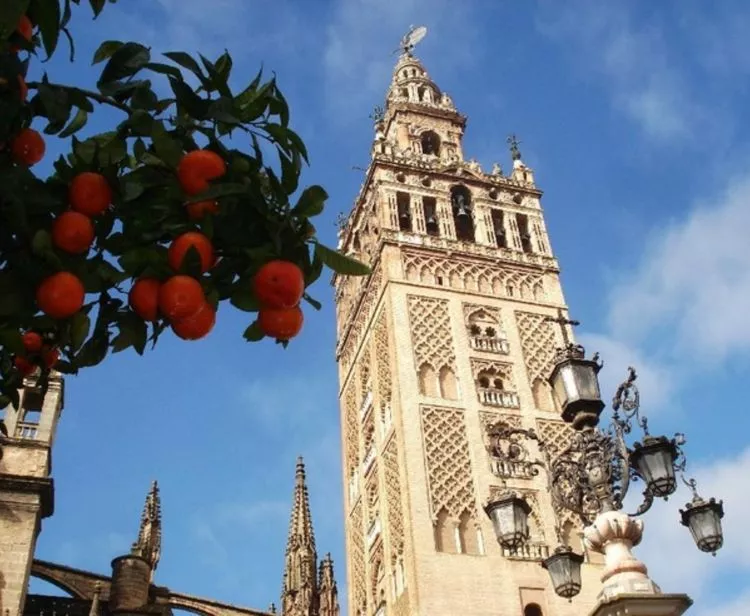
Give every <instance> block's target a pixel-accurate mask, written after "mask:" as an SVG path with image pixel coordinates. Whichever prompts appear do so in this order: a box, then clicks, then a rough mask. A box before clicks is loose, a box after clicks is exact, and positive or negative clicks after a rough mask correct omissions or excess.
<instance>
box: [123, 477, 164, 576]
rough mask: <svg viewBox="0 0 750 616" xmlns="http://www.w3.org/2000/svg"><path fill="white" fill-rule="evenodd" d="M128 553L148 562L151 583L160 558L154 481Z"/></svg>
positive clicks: (158, 513)
mask: <svg viewBox="0 0 750 616" xmlns="http://www.w3.org/2000/svg"><path fill="white" fill-rule="evenodd" d="M130 551H131V554H134V555H135V556H140V557H141V558H143V559H144V560H146V562H148V564H149V565H150V566H151V580H150V581H153V577H154V572H155V571H156V566H157V565H158V564H159V558H160V557H161V497H160V496H159V485H158V483H157V482H156V480H154V481H153V482H152V483H151V489H150V490H149V492H148V494H147V495H146V502H145V504H144V505H143V513H142V514H141V526H140V529H139V530H138V539H137V540H136V542H135V543H134V544H133V547H132V549H131V550H130Z"/></svg>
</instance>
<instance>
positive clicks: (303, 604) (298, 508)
mask: <svg viewBox="0 0 750 616" xmlns="http://www.w3.org/2000/svg"><path fill="white" fill-rule="evenodd" d="M285 558H286V562H285V565H284V581H283V587H282V590H281V613H282V615H283V616H339V603H338V590H337V588H336V580H335V578H334V575H333V561H332V560H331V555H330V554H326V557H325V558H324V559H323V560H322V561H321V562H320V569H318V553H317V551H316V549H315V533H314V532H313V525H312V515H311V514H310V498H309V495H308V493H307V483H306V482H305V464H304V462H303V461H302V458H298V459H297V470H296V473H295V480H294V500H293V503H292V514H291V517H290V519H289V536H288V538H287V545H286V556H285Z"/></svg>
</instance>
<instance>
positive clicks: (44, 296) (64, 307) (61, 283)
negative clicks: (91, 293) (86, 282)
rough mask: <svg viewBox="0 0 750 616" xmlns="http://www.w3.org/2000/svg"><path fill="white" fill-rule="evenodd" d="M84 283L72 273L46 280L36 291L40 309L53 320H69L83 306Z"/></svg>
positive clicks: (63, 273)
mask: <svg viewBox="0 0 750 616" xmlns="http://www.w3.org/2000/svg"><path fill="white" fill-rule="evenodd" d="M85 296H86V291H85V289H84V288H83V283H82V282H81V280H80V279H79V278H78V276H75V275H73V274H71V273H70V272H58V273H57V274H52V276H49V277H47V278H45V279H44V280H43V281H42V282H41V284H40V285H39V286H38V287H37V290H36V303H37V305H38V306H39V309H40V310H41V311H42V312H43V313H44V314H46V315H48V316H50V317H52V318H53V319H67V318H68V317H71V316H73V315H74V314H75V313H76V312H78V311H79V310H80V309H81V307H82V306H83V300H84V297H85Z"/></svg>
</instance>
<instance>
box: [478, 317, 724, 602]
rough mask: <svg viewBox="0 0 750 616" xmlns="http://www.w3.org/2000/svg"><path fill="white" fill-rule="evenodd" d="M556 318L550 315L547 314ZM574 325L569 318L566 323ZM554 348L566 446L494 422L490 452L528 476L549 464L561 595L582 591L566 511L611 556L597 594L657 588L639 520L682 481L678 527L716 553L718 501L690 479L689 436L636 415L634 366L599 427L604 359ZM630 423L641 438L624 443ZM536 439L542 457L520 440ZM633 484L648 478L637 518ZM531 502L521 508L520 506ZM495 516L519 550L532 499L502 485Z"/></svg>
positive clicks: (549, 561)
mask: <svg viewBox="0 0 750 616" xmlns="http://www.w3.org/2000/svg"><path fill="white" fill-rule="evenodd" d="M551 320H554V319H551ZM565 322H567V323H571V321H565ZM565 342H566V346H565V347H564V348H562V349H560V350H559V351H558V355H557V358H556V365H555V367H554V368H553V370H552V373H551V375H550V377H549V382H550V385H551V386H552V390H553V392H554V394H555V397H556V398H557V402H558V403H559V405H560V409H561V410H562V419H563V421H565V422H566V423H567V424H569V425H570V426H571V427H572V428H573V432H572V437H571V442H570V444H569V445H568V446H567V447H565V448H564V449H563V450H562V451H560V452H556V451H555V449H554V444H553V443H547V442H545V441H544V440H543V439H541V438H540V437H539V436H538V435H537V434H536V432H535V431H534V430H528V429H524V428H516V427H512V426H511V425H509V424H508V423H505V422H502V421H501V422H498V423H497V424H495V425H494V426H492V428H491V429H490V430H489V434H488V436H489V438H490V453H491V455H492V456H493V457H494V458H495V459H497V460H499V462H500V463H501V465H502V468H506V469H508V468H512V469H515V472H518V473H520V474H521V476H525V477H531V476H534V475H537V474H538V473H539V470H540V469H543V470H544V471H545V472H546V474H547V478H548V483H549V485H548V487H549V492H550V495H551V499H552V505H553V509H554V511H555V514H556V516H557V518H558V523H557V525H556V531H557V535H558V540H559V541H560V544H561V545H560V546H559V547H558V548H557V549H556V550H555V551H554V552H553V554H552V555H551V556H549V557H547V558H546V559H544V560H543V561H542V562H541V565H542V566H543V567H544V568H545V569H546V570H547V571H548V572H549V575H550V579H551V581H552V585H553V587H554V589H555V593H556V594H558V595H559V596H561V597H565V598H567V599H571V598H572V597H574V596H575V595H577V594H578V593H579V592H580V590H581V564H582V563H583V560H584V559H583V556H582V555H580V554H576V553H575V552H574V551H573V550H572V548H570V547H569V546H566V545H562V543H563V538H562V529H561V525H560V523H559V519H560V514H561V513H562V512H563V511H564V510H567V511H570V512H573V513H575V514H577V515H578V517H579V518H580V519H581V520H582V521H583V523H584V524H585V525H586V528H585V530H584V542H585V544H586V545H587V547H589V548H591V549H593V550H595V551H598V552H603V553H605V554H606V565H605V570H604V573H603V575H602V580H603V581H604V582H605V586H604V588H603V590H602V592H601V593H600V598H602V599H606V598H608V597H611V596H613V595H614V594H618V593H619V594H622V593H643V592H652V593H658V592H659V590H658V587H657V586H656V585H655V584H654V583H653V582H652V581H651V580H650V579H649V578H648V576H647V574H646V567H645V565H643V563H641V562H640V561H638V560H637V559H636V558H635V556H633V554H632V553H631V549H632V547H633V546H635V545H637V544H638V543H639V542H640V540H641V536H642V531H643V523H642V522H641V521H640V520H637V519H636V516H640V515H642V514H644V513H646V511H648V510H649V509H650V508H651V506H652V505H653V502H654V499H655V498H664V499H665V500H666V499H667V498H668V497H669V496H670V495H672V494H673V493H674V492H675V490H676V489H677V477H678V476H681V477H682V478H683V481H685V483H686V484H687V485H688V486H689V487H690V488H691V489H692V490H693V500H692V502H690V503H688V504H687V505H686V506H685V509H684V510H681V511H680V515H681V518H682V519H681V521H682V524H683V525H684V526H686V527H688V528H689V530H690V532H691V534H692V536H693V539H694V541H695V543H696V545H697V546H698V548H699V549H700V550H702V551H704V552H711V553H715V552H716V550H718V549H719V548H720V547H721V546H722V544H723V533H722V528H721V519H722V517H723V515H724V509H723V505H722V503H721V502H720V501H719V502H717V501H716V500H715V499H710V500H708V501H706V500H703V499H702V498H700V497H699V496H698V494H697V492H696V488H695V480H692V479H691V480H686V479H685V478H684V471H685V467H686V459H685V455H684V453H683V451H682V446H683V445H684V444H685V442H686V441H685V437H684V436H683V435H682V434H677V435H676V436H675V437H674V438H671V439H670V438H667V437H664V436H652V435H650V434H649V432H648V421H647V419H646V418H645V417H644V416H642V415H641V414H640V396H639V393H638V388H637V387H636V385H635V380H636V372H635V370H634V369H633V368H628V377H627V379H626V380H625V381H624V382H623V383H622V384H621V385H620V386H619V387H618V388H617V391H616V393H615V396H614V398H613V400H612V420H611V424H610V426H609V427H608V428H607V429H606V430H603V429H602V428H600V427H599V417H600V415H601V412H602V410H603V409H604V402H603V401H602V399H601V395H600V390H599V380H598V373H599V371H600V370H601V368H602V366H603V363H602V362H600V361H599V359H598V354H596V355H594V357H593V358H592V359H586V358H585V351H584V349H583V347H582V346H580V345H576V344H570V343H568V340H567V337H566V340H565ZM634 424H637V426H639V427H640V429H641V430H642V432H643V438H642V439H641V442H636V443H633V445H632V446H628V444H627V442H626V438H625V437H626V435H629V434H630V433H631V431H632V429H633V426H634ZM527 441H536V443H537V446H538V448H539V451H540V453H541V454H542V459H541V460H539V459H531V458H530V457H529V454H528V451H527V450H526V448H525V446H524V442H527ZM631 481H642V482H643V484H644V490H643V501H642V503H641V505H640V506H639V507H638V509H637V510H636V511H635V512H634V513H633V514H626V513H624V512H622V511H621V510H622V506H623V501H624V500H625V497H626V495H627V493H628V488H629V486H630V482H631ZM524 505H525V506H524ZM485 511H486V512H487V514H488V516H489V517H490V518H491V519H492V523H493V527H494V530H495V534H496V535H497V539H498V542H499V543H500V544H501V545H502V546H503V547H504V548H506V549H509V550H516V549H518V548H520V547H522V545H523V543H524V542H525V541H527V540H528V536H529V531H528V515H529V513H530V512H531V508H530V507H529V505H528V503H526V501H525V500H524V499H523V498H522V497H520V496H518V495H516V494H513V493H511V492H509V491H507V490H506V491H504V492H503V493H501V494H499V495H498V496H497V497H496V498H494V499H492V500H491V501H490V502H488V503H487V505H486V506H485Z"/></svg>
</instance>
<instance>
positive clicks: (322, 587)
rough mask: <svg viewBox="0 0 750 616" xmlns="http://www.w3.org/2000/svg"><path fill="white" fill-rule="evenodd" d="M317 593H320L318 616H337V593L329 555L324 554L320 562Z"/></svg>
mask: <svg viewBox="0 0 750 616" xmlns="http://www.w3.org/2000/svg"><path fill="white" fill-rule="evenodd" d="M318 591H319V593H320V612H319V616H339V596H338V594H339V593H338V588H337V586H336V578H335V576H334V574H333V559H332V558H331V554H330V553H328V554H326V555H325V558H324V559H323V560H321V561H320V573H319V575H318Z"/></svg>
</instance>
